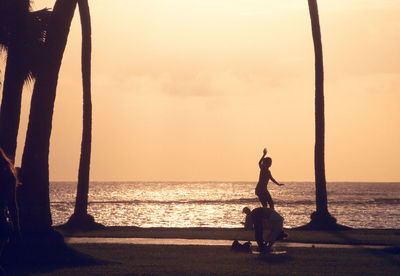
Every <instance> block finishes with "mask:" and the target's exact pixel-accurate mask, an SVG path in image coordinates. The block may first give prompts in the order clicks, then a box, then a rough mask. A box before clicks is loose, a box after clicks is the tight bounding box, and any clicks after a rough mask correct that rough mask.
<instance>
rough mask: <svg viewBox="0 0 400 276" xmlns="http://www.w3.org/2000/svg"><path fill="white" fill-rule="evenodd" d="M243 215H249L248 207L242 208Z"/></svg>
mask: <svg viewBox="0 0 400 276" xmlns="http://www.w3.org/2000/svg"><path fill="white" fill-rule="evenodd" d="M243 213H245V214H246V215H248V214H250V213H251V210H250V208H249V207H244V208H243Z"/></svg>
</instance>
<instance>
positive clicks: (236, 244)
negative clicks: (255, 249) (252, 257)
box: [231, 240, 252, 253]
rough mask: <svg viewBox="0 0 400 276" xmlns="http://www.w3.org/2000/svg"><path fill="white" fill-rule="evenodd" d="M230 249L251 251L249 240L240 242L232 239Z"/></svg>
mask: <svg viewBox="0 0 400 276" xmlns="http://www.w3.org/2000/svg"><path fill="white" fill-rule="evenodd" d="M231 250H233V251H236V252H244V253H251V252H252V251H251V242H250V241H248V242H245V243H244V244H241V243H240V242H238V240H234V241H233V243H232V246H231Z"/></svg>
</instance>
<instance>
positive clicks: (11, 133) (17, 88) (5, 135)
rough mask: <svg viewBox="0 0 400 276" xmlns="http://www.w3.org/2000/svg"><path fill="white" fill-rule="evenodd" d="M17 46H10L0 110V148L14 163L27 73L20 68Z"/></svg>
mask: <svg viewBox="0 0 400 276" xmlns="http://www.w3.org/2000/svg"><path fill="white" fill-rule="evenodd" d="M18 48H19V46H18V45H15V47H14V45H10V46H9V47H8V53H7V65H6V71H5V75H4V86H3V97H2V100H1V109H0V147H2V148H3V150H4V152H5V153H6V154H7V156H8V157H9V158H10V159H11V160H13V161H14V158H15V151H16V148H17V136H18V129H19V121H20V114H21V98H22V89H23V86H24V82H25V78H26V74H27V72H25V71H24V70H23V69H22V68H23V67H24V66H22V65H21V62H23V61H21V57H20V55H19V54H18V53H20V51H18Z"/></svg>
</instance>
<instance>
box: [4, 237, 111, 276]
mask: <svg viewBox="0 0 400 276" xmlns="http://www.w3.org/2000/svg"><path fill="white" fill-rule="evenodd" d="M51 235H52V236H51V237H49V236H46V237H43V236H37V237H31V238H30V239H29V241H23V242H19V243H18V244H14V245H9V246H7V247H6V248H5V249H4V251H3V254H2V258H1V260H2V262H1V266H2V267H3V269H4V270H5V274H6V275H31V274H32V273H48V272H52V271H54V270H56V269H60V268H64V267H77V266H92V265H104V264H110V262H109V261H104V260H99V259H96V258H94V257H92V256H89V255H86V254H83V253H81V252H79V251H77V250H75V249H73V248H70V247H68V246H67V244H66V243H65V242H64V238H63V236H62V235H61V234H59V233H58V232H56V231H54V233H52V234H51ZM0 275H1V274H0Z"/></svg>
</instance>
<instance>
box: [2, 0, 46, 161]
mask: <svg viewBox="0 0 400 276" xmlns="http://www.w3.org/2000/svg"><path fill="white" fill-rule="evenodd" d="M8 3H9V5H8V6H1V8H0V18H1V19H0V20H1V21H0V24H2V30H1V31H0V44H2V45H0V46H3V47H4V48H6V49H7V63H6V71H5V78H4V87H3V97H2V102H1V109H0V110H1V111H0V146H1V147H2V148H3V150H4V151H5V153H6V154H7V156H8V157H9V158H11V159H12V160H14V158H15V151H16V147H17V136H18V129H19V121H20V114H21V97H22V89H23V86H24V83H25V81H26V80H27V79H29V78H33V77H34V76H35V74H36V72H37V68H38V67H39V66H38V63H39V61H40V60H39V57H40V56H41V50H42V47H43V43H44V37H45V29H46V27H47V19H48V17H49V14H50V13H51V12H49V11H48V10H47V9H43V10H40V11H35V12H30V11H29V1H27V0H17V1H8Z"/></svg>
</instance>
